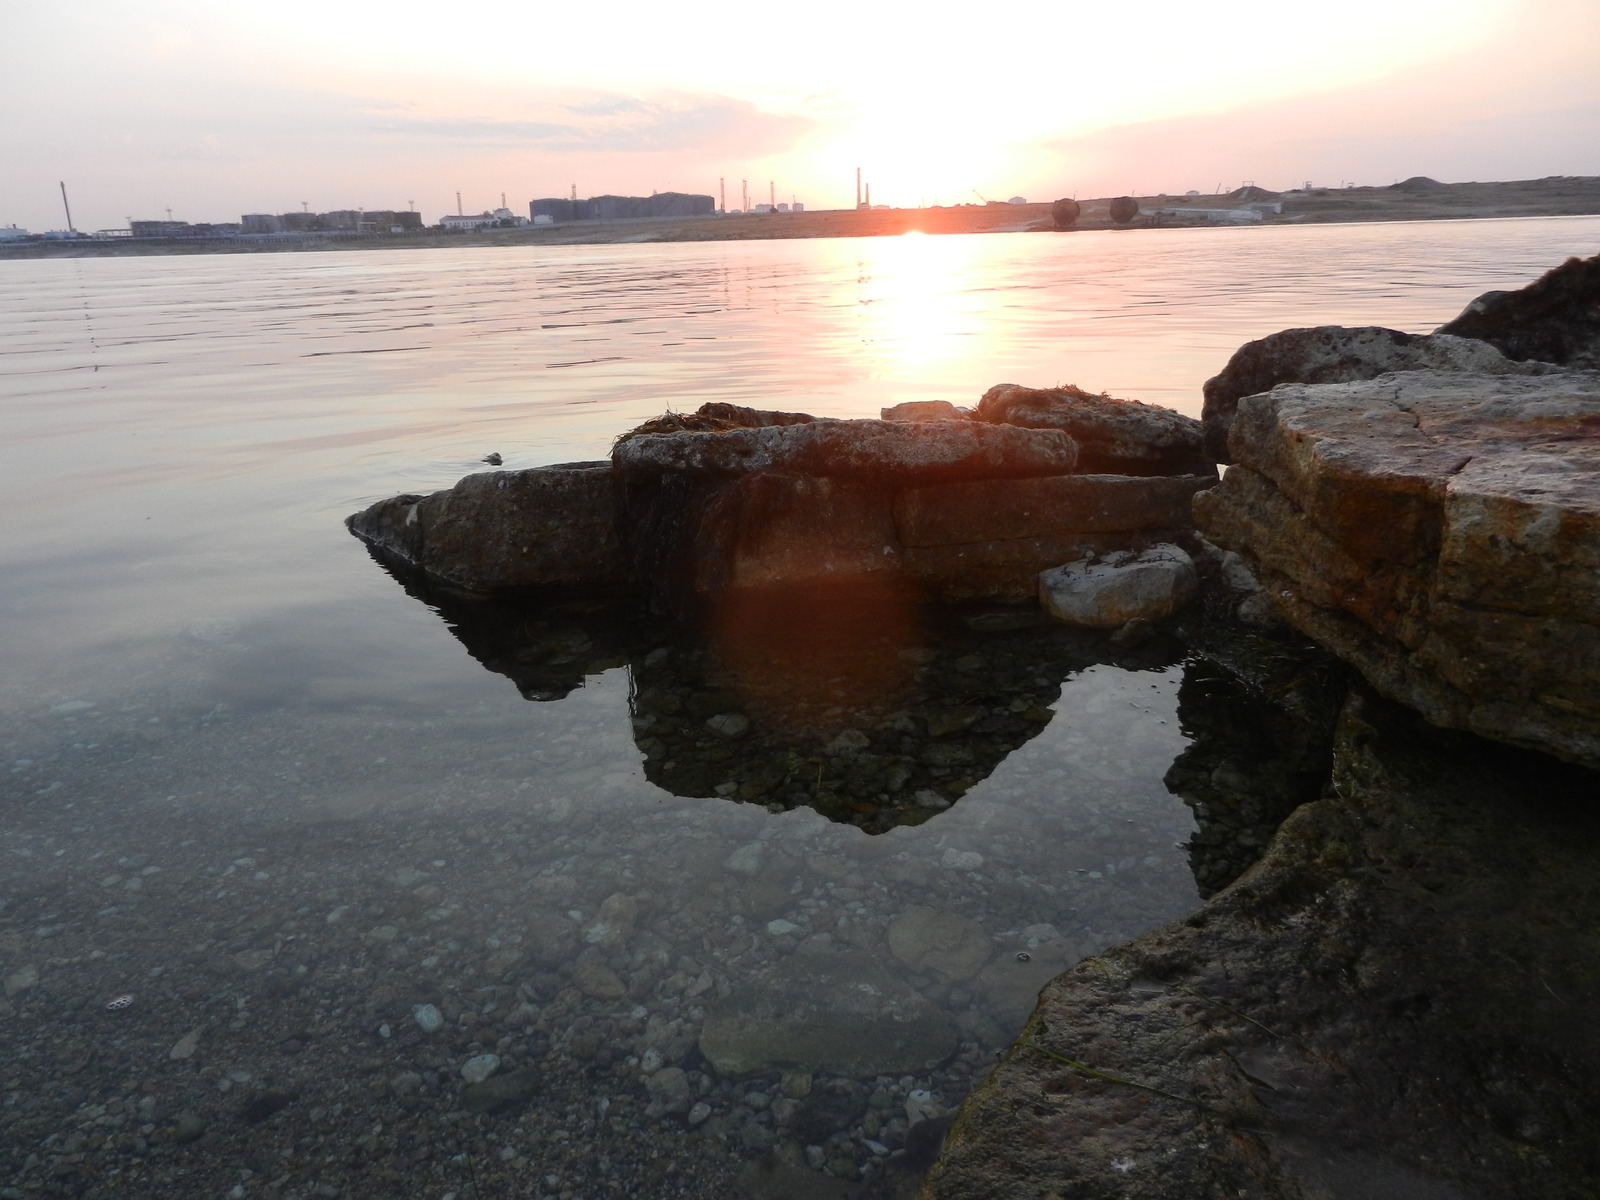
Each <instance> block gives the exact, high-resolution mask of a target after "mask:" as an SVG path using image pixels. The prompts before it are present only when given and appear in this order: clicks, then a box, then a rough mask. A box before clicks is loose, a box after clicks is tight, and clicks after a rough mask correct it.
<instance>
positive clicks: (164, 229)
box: [128, 221, 200, 238]
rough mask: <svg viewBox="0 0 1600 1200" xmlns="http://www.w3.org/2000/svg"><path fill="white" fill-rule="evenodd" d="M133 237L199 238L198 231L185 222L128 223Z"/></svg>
mask: <svg viewBox="0 0 1600 1200" xmlns="http://www.w3.org/2000/svg"><path fill="white" fill-rule="evenodd" d="M128 228H129V229H130V230H132V231H133V232H132V236H133V237H148V238H171V237H199V236H200V233H199V231H198V230H197V229H196V228H195V227H194V226H193V225H191V224H189V222H187V221H129V222H128Z"/></svg>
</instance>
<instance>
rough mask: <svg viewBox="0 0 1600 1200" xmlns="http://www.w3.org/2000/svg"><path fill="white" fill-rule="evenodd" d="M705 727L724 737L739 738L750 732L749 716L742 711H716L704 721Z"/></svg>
mask: <svg viewBox="0 0 1600 1200" xmlns="http://www.w3.org/2000/svg"><path fill="white" fill-rule="evenodd" d="M700 711H701V712H704V711H705V709H701V710H700ZM706 728H707V729H709V730H711V732H712V733H720V734H721V735H722V736H723V737H726V738H739V737H743V736H744V735H745V734H747V733H749V732H750V718H749V717H747V716H745V715H744V714H743V713H718V714H717V715H716V716H714V717H711V718H710V719H708V720H707V721H706Z"/></svg>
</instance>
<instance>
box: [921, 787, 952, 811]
mask: <svg viewBox="0 0 1600 1200" xmlns="http://www.w3.org/2000/svg"><path fill="white" fill-rule="evenodd" d="M917 807H918V808H931V809H933V810H934V811H935V812H943V811H944V810H945V809H947V808H949V807H950V801H948V800H946V799H945V798H944V797H943V796H941V795H940V794H939V793H938V792H936V791H934V790H933V789H932V788H923V789H922V790H921V791H920V792H918V793H917Z"/></svg>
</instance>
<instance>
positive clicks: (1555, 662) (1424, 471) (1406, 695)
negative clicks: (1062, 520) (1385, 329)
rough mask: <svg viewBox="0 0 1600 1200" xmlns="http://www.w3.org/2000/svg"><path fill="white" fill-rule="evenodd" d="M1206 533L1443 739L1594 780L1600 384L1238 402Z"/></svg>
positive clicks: (1359, 389)
mask: <svg viewBox="0 0 1600 1200" xmlns="http://www.w3.org/2000/svg"><path fill="white" fill-rule="evenodd" d="M1230 445H1231V447H1232V449H1233V453H1234V457H1235V461H1236V465H1235V466H1234V467H1233V468H1232V469H1230V470H1229V472H1228V475H1227V477H1226V479H1225V480H1224V482H1223V483H1222V485H1221V486H1220V487H1218V488H1216V489H1214V490H1213V491H1212V492H1209V493H1206V494H1203V495H1201V496H1200V497H1198V498H1197V500H1196V503H1195V514H1196V519H1197V521H1198V523H1199V526H1200V529H1201V531H1202V532H1203V533H1205V534H1206V536H1208V537H1210V538H1212V539H1213V540H1214V541H1217V542H1218V543H1220V544H1222V545H1224V546H1226V547H1227V548H1229V549H1232V550H1236V551H1238V552H1239V553H1241V554H1243V555H1244V556H1245V557H1246V558H1247V559H1249V560H1250V561H1251V562H1252V563H1253V564H1254V565H1255V566H1257V567H1258V568H1259V570H1260V574H1261V578H1262V582H1263V583H1264V584H1265V585H1266V586H1267V588H1268V590H1269V591H1270V592H1271V593H1272V594H1273V597H1274V600H1275V601H1276V603H1277V604H1278V606H1279V607H1280V608H1281V609H1282V611H1283V612H1284V615H1285V616H1287V617H1288V619H1289V620H1290V621H1292V622H1293V623H1294V624H1295V625H1297V626H1298V627H1299V628H1300V629H1301V630H1302V631H1303V632H1305V633H1306V634H1308V635H1309V636H1311V637H1313V638H1315V639H1316V640H1318V641H1320V642H1322V643H1323V644H1324V645H1325V646H1327V647H1328V648H1329V649H1331V650H1333V651H1334V652H1335V653H1337V654H1339V655H1340V656H1341V657H1343V658H1345V659H1346V660H1347V661H1349V662H1351V663H1352V664H1354V665H1355V666H1356V667H1358V668H1359V669H1360V670H1361V671H1362V672H1363V673H1364V674H1365V675H1366V676H1367V678H1368V680H1369V681H1370V682H1372V684H1373V685H1374V686H1375V687H1377V688H1378V689H1379V690H1380V691H1383V692H1384V693H1386V694H1387V695H1389V696H1391V697H1393V698H1394V699H1397V700H1401V701H1402V702H1404V703H1407V704H1409V705H1411V706H1412V707H1414V708H1416V709H1418V710H1419V711H1420V712H1422V713H1423V714H1424V715H1426V716H1427V717H1428V718H1429V719H1430V720H1432V721H1434V722H1435V723H1438V724H1442V725H1448V726H1454V727H1458V728H1464V729H1470V730H1472V731H1473V732H1476V733H1479V734H1482V735H1484V736H1487V737H1493V738H1498V739H1500V740H1502V741H1507V742H1512V743H1515V744H1519V745H1526V746H1531V747H1534V748H1537V749H1543V750H1547V751H1550V752H1552V753H1555V754H1558V755H1561V756H1562V757H1566V758H1569V759H1572V760H1574V761H1578V762H1582V763H1586V764H1588V765H1591V766H1595V765H1600V375H1596V374H1570V375H1551V376H1543V377H1514V376H1483V375H1463V374H1445V373H1435V372H1410V373H1406V374H1399V375H1389V376H1385V377H1384V378H1382V379H1378V380H1373V381H1370V382H1364V383H1346V384H1329V385H1322V386H1293V387H1280V388H1278V389H1276V390H1275V391H1273V392H1270V393H1267V394H1265V395H1258V396H1253V397H1250V398H1248V399H1246V400H1245V401H1244V402H1243V403H1242V404H1241V406H1240V409H1239V413H1238V417H1237V419H1236V420H1235V422H1234V427H1233V432H1232V435H1231V441H1230Z"/></svg>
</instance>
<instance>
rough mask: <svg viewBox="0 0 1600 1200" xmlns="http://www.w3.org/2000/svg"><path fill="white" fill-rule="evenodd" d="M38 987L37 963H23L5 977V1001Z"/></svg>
mask: <svg viewBox="0 0 1600 1200" xmlns="http://www.w3.org/2000/svg"><path fill="white" fill-rule="evenodd" d="M38 986H39V967H38V964H37V963H24V964H23V965H22V966H20V967H18V968H17V969H16V970H14V971H11V972H9V973H8V974H7V975H6V999H8V1000H9V999H11V998H12V997H13V996H20V995H22V993H23V992H26V991H31V990H32V989H33V988H36V987H38Z"/></svg>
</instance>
